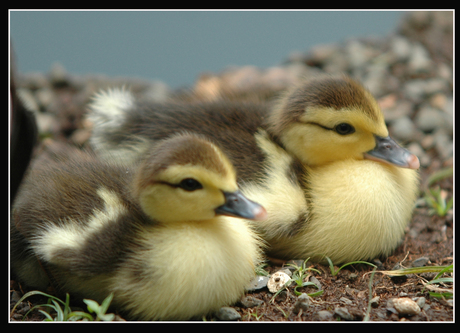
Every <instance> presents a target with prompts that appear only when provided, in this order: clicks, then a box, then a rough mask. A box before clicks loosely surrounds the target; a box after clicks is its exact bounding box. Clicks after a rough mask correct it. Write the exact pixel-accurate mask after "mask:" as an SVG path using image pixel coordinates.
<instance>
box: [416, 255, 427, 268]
mask: <svg viewBox="0 0 460 333" xmlns="http://www.w3.org/2000/svg"><path fill="white" fill-rule="evenodd" d="M429 262H430V258H428V257H420V258H417V259H415V260H414V261H413V262H412V267H423V266H426V264H428V263H429Z"/></svg>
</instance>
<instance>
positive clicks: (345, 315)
mask: <svg viewBox="0 0 460 333" xmlns="http://www.w3.org/2000/svg"><path fill="white" fill-rule="evenodd" d="M334 313H335V314H336V315H337V316H339V317H340V318H342V319H344V320H348V321H350V320H354V316H353V315H352V314H350V312H349V311H348V309H347V308H344V307H337V308H335V309H334Z"/></svg>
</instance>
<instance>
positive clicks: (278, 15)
mask: <svg viewBox="0 0 460 333" xmlns="http://www.w3.org/2000/svg"><path fill="white" fill-rule="evenodd" d="M404 14H405V12H402V11H16V10H11V11H10V38H11V41H12V45H13V50H14V53H15V56H16V59H17V68H18V70H19V72H21V73H28V72H44V73H46V72H48V71H49V69H50V68H51V66H52V64H53V63H55V62H59V63H61V64H62V65H63V66H64V68H65V69H66V70H67V71H68V72H70V73H72V74H105V75H108V76H126V77H139V78H144V79H148V80H151V79H156V80H161V81H163V82H164V83H166V84H168V85H169V86H171V87H180V86H186V85H190V84H192V83H193V82H194V81H195V79H196V78H197V77H198V75H199V74H200V73H203V72H208V71H209V72H220V71H222V70H224V69H225V68H227V67H228V66H232V65H237V66H244V65H254V66H258V67H262V68H264V67H270V66H276V65H279V64H281V63H282V62H283V61H284V60H286V59H287V57H288V55H289V54H291V53H292V52H295V51H299V52H305V51H308V50H309V49H310V48H311V47H312V46H315V45H318V44H329V43H334V42H342V41H345V40H347V39H348V38H354V37H366V36H386V35H388V34H390V33H393V32H395V31H396V29H397V27H398V25H399V23H400V21H401V19H402V18H403V16H404Z"/></svg>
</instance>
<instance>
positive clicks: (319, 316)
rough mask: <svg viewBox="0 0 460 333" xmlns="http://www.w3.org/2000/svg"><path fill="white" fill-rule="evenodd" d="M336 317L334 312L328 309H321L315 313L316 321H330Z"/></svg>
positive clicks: (314, 318)
mask: <svg viewBox="0 0 460 333" xmlns="http://www.w3.org/2000/svg"><path fill="white" fill-rule="evenodd" d="M333 319H334V314H333V313H331V312H330V311H327V310H321V311H318V312H316V313H315V314H314V315H313V320H315V321H329V320H333Z"/></svg>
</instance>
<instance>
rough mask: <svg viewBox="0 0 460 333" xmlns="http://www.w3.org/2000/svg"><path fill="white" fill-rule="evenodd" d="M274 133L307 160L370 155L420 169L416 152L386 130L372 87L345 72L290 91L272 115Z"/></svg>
mask: <svg viewBox="0 0 460 333" xmlns="http://www.w3.org/2000/svg"><path fill="white" fill-rule="evenodd" d="M269 126H270V130H271V133H272V134H273V135H274V136H275V137H276V138H278V139H279V140H280V142H281V144H282V145H283V146H284V147H285V148H286V149H287V150H288V151H289V152H291V153H292V154H294V155H295V156H297V157H298V158H299V159H300V160H301V161H302V162H303V163H306V164H308V165H310V166H319V165H324V164H327V163H330V162H334V161H338V160H344V159H356V160H362V159H372V160H377V161H380V162H385V163H389V164H393V165H396V166H399V167H404V168H410V169H418V168H419V166H420V163H419V160H418V158H417V157H416V156H415V155H413V154H412V153H411V152H409V151H408V150H407V149H404V148H402V147H401V146H399V145H398V144H397V143H396V142H395V141H394V140H393V139H392V138H391V137H389V135H388V129H387V127H386V125H385V120H384V117H383V114H382V112H381V110H380V108H379V106H378V104H377V102H376V100H375V99H374V97H373V96H372V95H371V93H370V92H369V91H367V90H366V89H365V88H364V87H363V86H361V85H360V84H359V83H358V82H356V81H354V80H352V79H351V78H349V77H347V76H344V75H343V76H319V77H316V78H313V79H311V80H308V81H305V82H302V83H300V84H299V85H297V86H296V87H294V88H293V89H292V90H290V91H288V92H287V93H286V94H285V95H284V96H283V97H282V98H281V99H280V100H279V102H278V103H277V104H276V105H275V107H274V109H273V112H272V113H271V114H270V117H269Z"/></svg>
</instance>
